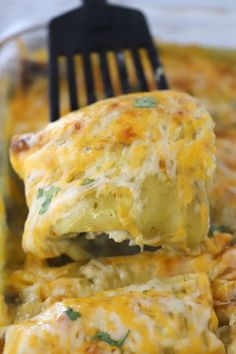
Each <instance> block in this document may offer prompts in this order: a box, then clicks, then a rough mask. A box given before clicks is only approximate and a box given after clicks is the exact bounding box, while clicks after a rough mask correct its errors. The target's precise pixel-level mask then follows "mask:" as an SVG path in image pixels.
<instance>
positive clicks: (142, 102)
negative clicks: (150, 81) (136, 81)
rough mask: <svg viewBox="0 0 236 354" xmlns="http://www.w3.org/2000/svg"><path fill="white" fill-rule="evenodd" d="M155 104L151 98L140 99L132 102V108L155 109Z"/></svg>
mask: <svg viewBox="0 0 236 354" xmlns="http://www.w3.org/2000/svg"><path fill="white" fill-rule="evenodd" d="M156 105H157V102H156V100H154V98H152V97H140V98H137V99H136V100H135V101H134V107H137V108H152V107H156Z"/></svg>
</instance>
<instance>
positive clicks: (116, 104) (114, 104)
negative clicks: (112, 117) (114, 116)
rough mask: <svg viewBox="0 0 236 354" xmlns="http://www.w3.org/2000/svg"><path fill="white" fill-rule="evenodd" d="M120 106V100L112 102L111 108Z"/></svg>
mask: <svg viewBox="0 0 236 354" xmlns="http://www.w3.org/2000/svg"><path fill="white" fill-rule="evenodd" d="M118 106H119V103H118V102H113V103H111V104H110V108H117V107H118Z"/></svg>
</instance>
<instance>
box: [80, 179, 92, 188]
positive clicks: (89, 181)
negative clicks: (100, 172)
mask: <svg viewBox="0 0 236 354" xmlns="http://www.w3.org/2000/svg"><path fill="white" fill-rule="evenodd" d="M93 182H94V179H93V178H89V177H87V178H85V179H83V181H82V183H81V186H86V185H87V184H90V183H93Z"/></svg>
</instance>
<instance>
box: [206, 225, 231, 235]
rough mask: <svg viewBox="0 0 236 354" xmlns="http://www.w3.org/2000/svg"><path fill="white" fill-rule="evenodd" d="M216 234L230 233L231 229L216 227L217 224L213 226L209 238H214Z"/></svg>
mask: <svg viewBox="0 0 236 354" xmlns="http://www.w3.org/2000/svg"><path fill="white" fill-rule="evenodd" d="M215 232H217V233H218V232H222V233H230V230H229V228H227V227H226V226H225V225H215V224H211V226H210V229H209V232H208V236H209V237H212V236H214V233H215Z"/></svg>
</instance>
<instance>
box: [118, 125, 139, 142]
mask: <svg viewBox="0 0 236 354" xmlns="http://www.w3.org/2000/svg"><path fill="white" fill-rule="evenodd" d="M136 135H137V134H136V133H135V131H134V130H133V128H132V127H128V128H125V129H124V130H123V131H122V132H121V135H120V142H121V143H122V144H125V145H129V144H131V143H132V141H133V138H134V137H136Z"/></svg>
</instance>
